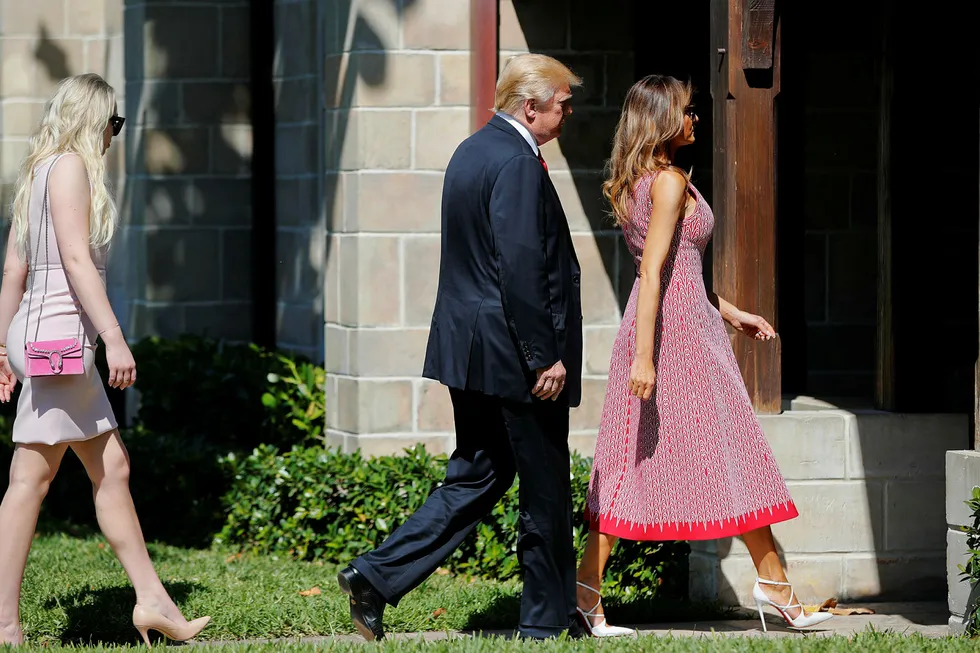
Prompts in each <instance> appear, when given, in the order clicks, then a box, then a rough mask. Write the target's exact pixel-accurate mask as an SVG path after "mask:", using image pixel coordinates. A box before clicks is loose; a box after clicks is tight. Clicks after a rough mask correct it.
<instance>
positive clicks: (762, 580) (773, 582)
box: [755, 578, 793, 587]
mask: <svg viewBox="0 0 980 653" xmlns="http://www.w3.org/2000/svg"><path fill="white" fill-rule="evenodd" d="M755 582H757V583H762V584H763V585H780V586H782V587H792V586H793V584H792V583H784V582H783V581H781V580H769V579H768V578H756V579H755Z"/></svg>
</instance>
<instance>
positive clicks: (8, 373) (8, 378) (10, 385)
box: [0, 354, 17, 404]
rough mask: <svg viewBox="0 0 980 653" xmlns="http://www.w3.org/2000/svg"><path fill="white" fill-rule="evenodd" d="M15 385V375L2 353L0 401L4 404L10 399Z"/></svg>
mask: <svg viewBox="0 0 980 653" xmlns="http://www.w3.org/2000/svg"><path fill="white" fill-rule="evenodd" d="M16 386H17V376H16V375H15V374H14V371H13V370H12V369H10V361H8V360H7V355H6V354H4V355H3V356H0V403H4V404H5V403H7V402H9V401H10V398H11V396H12V395H13V394H14V388H15V387H16Z"/></svg>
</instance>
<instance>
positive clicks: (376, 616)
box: [337, 565, 386, 642]
mask: <svg viewBox="0 0 980 653" xmlns="http://www.w3.org/2000/svg"><path fill="white" fill-rule="evenodd" d="M337 583H338V584H339V585H340V590H341V591H342V592H343V593H344V594H346V595H347V596H349V597H350V618H351V619H352V620H353V622H354V627H355V628H357V632H359V633H360V634H361V637H363V638H364V639H366V640H367V641H369V642H373V641H375V640H381V639H384V638H385V626H384V622H383V621H382V617H383V616H384V612H385V603H386V602H385V600H384V598H383V597H382V596H381V595H380V594H378V590H376V589H374V587H373V586H372V585H371V583H369V582H368V581H367V579H366V578H365V577H364V576H363V575H361V572H359V571H358V570H357V569H354V567H353V566H351V565H347V567H345V568H344V569H342V570H341V571H340V573H338V574H337Z"/></svg>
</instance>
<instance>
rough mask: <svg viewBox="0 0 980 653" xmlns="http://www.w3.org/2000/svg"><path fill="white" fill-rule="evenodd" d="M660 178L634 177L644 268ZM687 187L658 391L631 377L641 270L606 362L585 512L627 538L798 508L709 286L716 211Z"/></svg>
mask: <svg viewBox="0 0 980 653" xmlns="http://www.w3.org/2000/svg"><path fill="white" fill-rule="evenodd" d="M654 178H655V175H652V174H651V175H648V176H646V177H644V178H643V179H641V180H640V182H639V183H638V184H637V186H636V189H635V191H634V194H633V199H632V200H631V202H630V219H629V223H628V224H627V225H625V226H624V228H623V234H624V236H625V238H626V244H627V246H628V247H629V250H630V253H631V254H632V255H633V259H634V261H635V263H636V265H637V268H639V265H640V260H641V258H642V256H643V245H644V241H645V240H646V235H647V228H648V226H649V223H650V210H651V207H652V202H651V200H650V184H651V183H652V182H653V179H654ZM690 190H691V193H692V195H693V196H694V198H695V199H696V207H695V209H694V212H693V213H692V214H691V215H690V216H689V217H685V218H683V219H681V220H679V221H678V224H677V230H676V231H675V234H674V240H673V242H672V243H671V248H670V252H669V254H668V256H667V260H666V262H665V263H664V269H663V273H662V277H661V281H662V283H661V288H662V297H661V301H660V311H659V314H658V316H657V324H656V330H655V339H654V365H655V369H656V371H657V383H656V386H655V391H654V397H653V398H652V399H651V400H649V401H642V400H640V399H638V398H636V397H634V396H632V395H631V394H630V392H629V389H628V385H627V382H628V379H629V371H630V365H631V364H632V362H633V356H634V352H635V349H636V299H637V293H638V290H639V281H638V279H637V281H635V282H634V283H633V290H632V292H631V293H630V297H629V302H628V303H627V305H626V311H625V313H624V315H623V322H622V325H621V326H620V329H619V334H618V335H617V337H616V342H615V344H614V345H613V351H612V358H611V361H610V364H609V383H608V385H607V387H606V398H605V403H604V405H603V409H602V420H601V423H600V426H599V433H598V437H597V439H596V449H595V458H594V463H593V467H592V477H591V479H590V483H589V495H588V501H587V504H586V519H588V520H589V523H590V527H591V528H592V529H595V530H598V531H600V532H602V533H607V534H609V535H615V536H618V537H623V538H626V539H629V540H706V539H716V538H721V537H730V536H734V535H739V534H741V533H744V532H747V531H750V530H753V529H756V528H760V527H762V526H767V525H770V524H774V523H777V522H780V521H785V520H788V519H792V518H794V517H796V516H797V515H798V513H797V510H796V507H795V505H794V504H793V501H792V499H791V497H790V494H789V490H788V489H787V487H786V483H785V482H784V481H783V478H782V475H781V474H780V472H779V469H778V467H777V466H776V462H775V460H774V459H773V455H772V450H771V448H770V447H769V443H768V442H767V441H766V438H765V435H764V434H763V432H762V428H761V426H760V425H759V420H758V419H757V418H756V415H755V411H754V410H753V408H752V402H751V400H750V399H749V396H748V392H747V391H746V389H745V382H744V380H743V379H742V375H741V372H740V371H739V368H738V362H737V361H736V360H735V354H734V352H733V351H732V346H731V341H730V340H729V335H728V331H727V330H726V328H725V323H724V321H723V320H722V317H721V314H720V313H719V312H718V310H717V309H716V308H715V307H714V305H712V304H711V303H710V302H709V300H708V296H707V293H706V292H705V287H704V281H703V278H702V272H701V269H702V259H703V257H704V250H705V247H706V246H707V245H708V241H710V240H711V232H712V229H713V228H714V215H713V214H712V212H711V208H710V207H709V206H708V203H707V202H706V201H705V200H704V198H703V197H701V194H700V193H699V192H698V191H697V189H696V188H694V186H693V185H691V186H690ZM739 337H743V336H739Z"/></svg>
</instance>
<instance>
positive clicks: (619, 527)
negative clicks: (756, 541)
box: [585, 501, 800, 541]
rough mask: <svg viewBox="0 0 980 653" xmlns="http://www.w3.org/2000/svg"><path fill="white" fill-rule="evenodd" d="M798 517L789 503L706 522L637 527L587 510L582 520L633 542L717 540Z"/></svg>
mask: <svg viewBox="0 0 980 653" xmlns="http://www.w3.org/2000/svg"><path fill="white" fill-rule="evenodd" d="M799 515H800V513H799V512H798V511H797V510H796V506H795V505H794V504H793V502H792V501H790V502H787V503H784V504H782V505H778V506H773V507H772V508H762V509H761V510H757V511H755V512H750V513H746V514H744V515H740V516H738V517H736V518H734V519H725V520H723V521H713V522H709V523H704V522H675V523H670V524H636V523H633V522H628V521H624V520H622V519H616V518H613V517H606V516H603V515H598V516H597V517H596V516H593V515H591V514H590V512H589V509H588V507H586V509H585V520H586V522H588V524H589V529H590V530H593V531H599V532H600V533H603V534H605V535H613V536H615V537H621V538H623V539H626V540H635V541H667V540H717V539H720V538H723V537H735V536H737V535H741V534H742V533H747V532H749V531H754V530H755V529H757V528H762V527H764V526H771V525H772V524H777V523H779V522H783V521H788V520H790V519H795V518H796V517H799Z"/></svg>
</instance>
